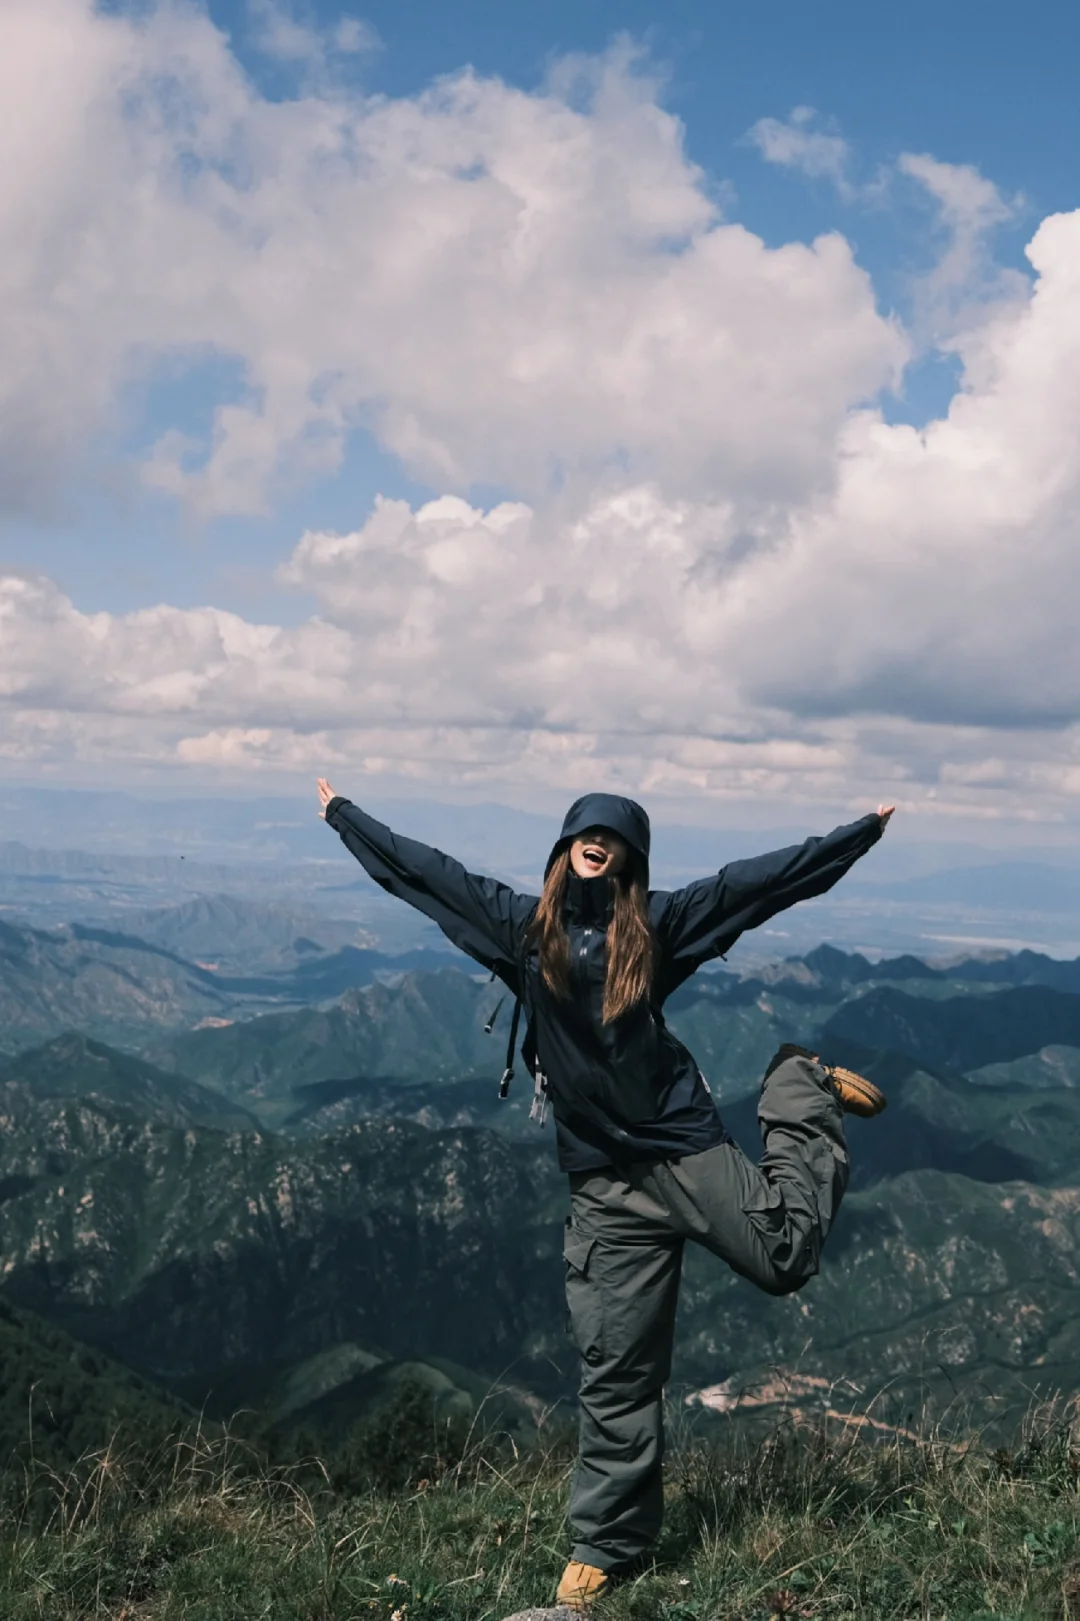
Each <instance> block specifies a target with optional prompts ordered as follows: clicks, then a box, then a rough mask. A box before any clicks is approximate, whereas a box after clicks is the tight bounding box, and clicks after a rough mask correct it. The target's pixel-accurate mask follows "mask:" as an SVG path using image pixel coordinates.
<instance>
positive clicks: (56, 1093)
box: [0, 1032, 259, 1131]
mask: <svg viewBox="0 0 1080 1621" xmlns="http://www.w3.org/2000/svg"><path fill="white" fill-rule="evenodd" d="M47 1099H55V1100H57V1101H60V1100H65V1099H72V1100H74V1099H86V1100H87V1101H89V1102H94V1101H97V1102H100V1103H102V1104H105V1105H110V1104H111V1105H114V1106H116V1107H119V1108H122V1109H125V1110H127V1111H129V1112H131V1113H133V1114H135V1115H137V1116H138V1117H139V1118H140V1119H143V1120H146V1121H152V1122H153V1123H154V1124H155V1125H162V1126H215V1127H217V1128H218V1129H219V1130H222V1131H255V1130H257V1129H258V1125H259V1122H258V1120H257V1119H256V1118H255V1116H254V1115H253V1114H251V1113H249V1111H248V1110H247V1109H243V1108H241V1107H240V1105H239V1104H237V1103H234V1102H232V1101H231V1100H230V1099H229V1098H226V1097H223V1096H222V1094H221V1093H220V1092H213V1091H211V1090H210V1088H209V1087H206V1086H200V1085H199V1084H198V1083H197V1082H196V1081H189V1080H187V1079H186V1078H185V1077H184V1076H179V1075H167V1074H165V1072H164V1071H163V1070H160V1069H158V1068H156V1066H155V1065H153V1064H149V1063H147V1062H146V1060H145V1059H143V1058H138V1057H136V1056H134V1055H133V1054H131V1053H124V1052H118V1051H117V1050H116V1049H115V1048H114V1047H108V1046H106V1045H105V1043H104V1042H101V1041H91V1040H90V1038H89V1037H88V1036H81V1035H78V1034H76V1033H74V1032H70V1033H69V1034H67V1035H64V1036H57V1038H56V1039H55V1041H48V1042H45V1043H44V1044H43V1045H42V1046H40V1047H31V1048H28V1049H27V1050H26V1051H24V1052H22V1053H20V1054H19V1055H18V1057H17V1058H11V1059H8V1060H6V1061H4V1062H0V1117H7V1118H8V1119H9V1120H18V1119H22V1118H24V1117H25V1116H26V1111H27V1106H28V1105H29V1104H31V1103H42V1102H45V1101H46V1100H47Z"/></svg>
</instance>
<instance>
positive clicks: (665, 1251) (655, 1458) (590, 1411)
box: [565, 1172, 683, 1570]
mask: <svg viewBox="0 0 1080 1621" xmlns="http://www.w3.org/2000/svg"><path fill="white" fill-rule="evenodd" d="M570 1185H571V1208H572V1211H573V1214H572V1216H571V1219H570V1221H569V1222H568V1223H567V1229H566V1241H565V1256H566V1300H567V1307H568V1310H569V1316H570V1327H571V1333H572V1337H573V1340H574V1343H575V1345H576V1347H577V1350H578V1352H579V1354H580V1356H581V1385H580V1390H579V1401H580V1441H579V1451H578V1462H577V1468H576V1470H575V1472H574V1479H573V1484H572V1486H571V1491H570V1527H571V1530H572V1532H573V1535H574V1539H575V1540H574V1550H573V1555H572V1557H573V1558H574V1559H580V1560H582V1561H583V1562H584V1563H586V1564H589V1565H596V1566H598V1567H599V1569H601V1570H618V1569H621V1568H624V1567H626V1566H629V1565H631V1564H632V1563H633V1562H634V1561H635V1560H636V1559H638V1558H639V1557H640V1556H641V1555H642V1554H643V1553H644V1552H645V1551H646V1549H647V1548H648V1547H649V1546H650V1545H651V1544H652V1543H653V1542H654V1541H655V1539H656V1537H657V1535H658V1534H659V1531H660V1526H661V1522H662V1519H663V1507H664V1500H663V1484H662V1474H661V1464H662V1460H663V1455H664V1421H663V1394H664V1385H665V1383H666V1382H667V1379H668V1376H669V1374H670V1372H671V1352H672V1341H673V1337H674V1330H675V1311H676V1306H677V1304H678V1292H679V1276H680V1272H681V1267H682V1249H683V1240H682V1238H681V1236H679V1235H678V1234H677V1233H675V1232H674V1231H673V1230H672V1225H671V1221H670V1217H669V1215H668V1213H667V1211H666V1210H665V1209H664V1208H663V1206H662V1205H661V1204H658V1203H657V1202H656V1201H655V1200H653V1199H652V1198H651V1197H650V1196H648V1195H645V1194H643V1193H642V1192H641V1191H640V1189H637V1188H635V1187H633V1186H631V1185H630V1183H628V1182H627V1181H625V1180H624V1179H623V1178H621V1177H620V1176H618V1175H616V1174H615V1173H613V1172H612V1173H608V1172H598V1173H596V1174H586V1175H582V1176H574V1177H571V1181H570Z"/></svg>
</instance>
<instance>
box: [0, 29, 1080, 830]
mask: <svg viewBox="0 0 1080 1621" xmlns="http://www.w3.org/2000/svg"><path fill="white" fill-rule="evenodd" d="M9 39H10V41H11V42H12V43H11V48H10V50H9V53H8V56H9V70H8V71H9V73H10V82H9V87H8V96H7V99H8V104H9V108H10V109H11V116H10V118H9V121H8V122H9V129H8V133H7V135H6V136H4V137H2V138H0V139H2V140H7V141H8V142H10V143H11V150H10V151H9V152H6V153H5V152H4V151H0V161H3V163H4V168H5V172H7V173H8V174H9V175H10V176H11V177H12V189H11V194H10V196H9V197H8V198H7V200H6V201H5V202H4V203H3V204H2V205H0V252H2V253H3V256H4V261H5V263H6V264H7V265H8V267H9V290H8V292H7V293H5V295H4V303H3V304H0V339H2V341H3V343H4V346H5V349H6V352H7V353H8V355H9V357H10V361H11V363H10V365H9V368H8V379H7V382H6V384H5V387H4V389H3V390H0V474H2V482H3V485H4V488H5V491H6V494H5V499H4V502H3V505H2V509H0V576H3V574H4V570H5V568H6V570H7V579H6V583H5V580H4V579H3V578H0V586H3V589H4V591H6V593H7V595H6V596H5V597H4V598H3V601H0V614H6V616H7V617H6V618H3V619H0V623H3V624H4V625H6V626H7V630H6V631H5V642H4V643H3V644H0V752H3V753H6V754H7V755H8V756H9V757H10V758H11V759H12V760H13V761H15V762H17V766H16V769H18V770H20V771H23V772H25V773H28V774H29V775H30V776H31V777H32V776H33V773H34V772H35V771H37V770H39V769H40V770H46V769H47V770H49V771H51V772H54V773H55V772H63V771H64V770H65V769H66V768H67V767H68V766H70V767H71V768H72V769H74V767H75V765H76V763H78V765H79V770H80V772H81V773H82V776H81V778H80V780H85V776H86V773H87V772H90V773H91V775H92V773H93V771H94V770H95V769H97V768H98V767H99V766H100V768H101V769H102V770H106V771H108V772H119V773H121V774H122V773H123V772H124V771H138V772H140V773H142V774H143V775H144V776H145V774H146V773H150V774H151V775H152V774H153V773H154V772H161V773H164V774H165V775H167V776H169V777H170V780H176V779H177V777H178V776H180V777H182V776H183V775H184V773H185V772H186V773H189V774H191V775H192V777H193V780H194V777H195V776H200V780H202V779H205V780H206V781H210V780H211V779H213V778H214V774H215V772H218V773H225V774H227V773H228V772H230V771H231V770H233V769H242V770H244V771H251V772H255V773H260V772H262V773H267V774H270V775H273V774H275V773H276V774H277V775H278V776H279V777H283V778H284V777H288V776H289V774H290V773H304V772H307V771H308V770H309V765H310V763H312V762H314V761H316V760H318V759H326V758H330V759H334V758H338V759H341V760H343V761H346V762H348V761H351V760H354V759H361V760H362V761H363V762H364V769H365V770H368V771H370V772H372V773H374V774H376V775H379V776H380V777H381V778H384V779H385V785H386V786H387V788H388V790H393V791H396V790H398V789H400V788H401V786H402V784H404V785H406V786H408V785H409V784H410V783H411V784H413V785H414V786H416V787H417V789H418V790H419V788H421V787H426V788H433V789H438V788H440V787H443V788H447V787H449V786H455V787H456V788H459V789H462V790H463V791H464V790H465V789H466V788H471V789H475V790H476V791H477V792H480V791H483V792H484V793H486V794H488V796H489V797H490V796H491V795H497V794H500V793H502V794H505V795H507V796H509V797H511V798H514V799H515V800H516V801H518V802H521V801H523V800H527V799H528V798H529V796H530V795H533V794H536V793H538V792H544V793H546V792H548V791H549V788H550V791H551V792H556V791H557V792H558V793H560V794H561V793H562V791H563V787H564V786H566V785H571V786H572V785H575V784H577V783H579V782H580V781H583V780H584V778H585V777H586V776H588V780H589V782H590V783H593V784H595V780H596V778H597V777H603V778H604V780H605V781H607V782H610V783H612V784H617V783H622V784H631V785H637V786H641V785H642V784H645V785H646V786H647V787H649V788H650V790H651V791H653V792H655V793H657V794H661V795H663V794H672V795H679V794H682V793H684V792H694V793H701V794H704V795H705V796H707V797H709V796H711V797H712V798H714V799H715V800H716V801H717V803H718V804H720V805H725V804H728V803H729V802H731V806H732V814H733V815H735V814H737V815H738V816H739V817H740V818H745V804H746V802H747V801H748V800H752V801H754V802H755V803H756V802H758V801H760V800H764V799H769V798H770V796H771V799H772V802H773V803H776V804H780V803H785V802H787V801H788V800H789V799H791V798H792V797H794V798H795V799H796V800H800V799H803V798H809V799H812V800H821V801H827V802H828V803H829V804H831V805H843V804H847V803H849V802H854V801H856V800H857V799H858V796H859V795H861V794H863V793H864V792H865V793H873V792H875V785H876V784H880V783H882V782H884V783H885V785H886V787H887V788H888V791H889V796H890V797H894V796H895V797H903V796H904V795H905V794H906V795H907V798H908V801H909V802H910V805H911V807H912V808H917V809H919V810H920V814H924V815H925V816H927V817H930V818H933V817H940V816H942V815H948V816H953V817H957V816H960V817H962V816H965V815H968V814H973V815H978V816H979V817H982V818H989V819H993V818H1006V819H1008V818H1009V817H1016V816H1020V817H1023V816H1024V815H1026V814H1029V813H1031V814H1037V815H1038V816H1040V817H1044V818H1049V819H1051V820H1053V819H1058V820H1062V819H1064V820H1065V821H1066V822H1069V823H1070V824H1071V823H1072V822H1073V821H1074V820H1075V810H1076V806H1077V803H1078V802H1080V729H1078V728H1080V655H1077V654H1076V653H1075V652H1074V643H1075V637H1074V636H1073V634H1072V627H1071V616H1069V615H1067V614H1066V613H1065V611H1064V606H1063V605H1064V604H1065V603H1066V602H1067V601H1068V600H1069V597H1070V593H1071V591H1072V588H1073V584H1074V571H1075V568H1076V547H1075V522H1074V517H1073V510H1074V509H1073V505H1072V503H1073V499H1074V496H1073V491H1074V489H1075V481H1076V477H1077V474H1076V467H1077V465H1078V464H1080V458H1078V457H1077V455H1076V451H1077V449H1078V448H1080V403H1078V402H1077V399H1076V391H1075V388H1074V386H1073V383H1072V381H1071V379H1072V378H1073V377H1074V376H1075V375H1076V371H1077V366H1076V364H1075V361H1074V356H1075V354H1076V350H1077V344H1078V338H1077V333H1078V332H1080V321H1078V319H1077V318H1076V315H1075V310H1076V307H1077V305H1078V304H1080V292H1078V291H1077V289H1076V287H1075V284H1074V277H1073V272H1072V269H1071V267H1072V266H1073V265H1074V264H1075V262H1076V259H1077V247H1076V242H1077V239H1078V233H1080V224H1078V223H1077V222H1078V221H1080V214H1077V212H1076V211H1077V210H1078V209H1080V174H1078V172H1077V165H1076V158H1075V154H1076V152H1077V150H1078V149H1080V142H1078V136H1080V98H1078V97H1077V95H1076V91H1075V63H1076V61H1077V60H1078V59H1080V11H1078V9H1077V8H1076V7H1074V6H1066V5H1063V4H1055V5H1048V4H1037V5H1033V6H1029V7H1027V8H1025V9H1023V10H1021V9H1020V8H1018V7H1016V6H1015V5H1010V6H1005V5H1003V4H998V3H992V4H979V5H976V4H973V3H967V0H965V3H960V4H950V5H948V6H941V5H940V4H938V5H930V4H928V3H924V0H916V3H913V4H909V5H907V6H905V7H902V8H901V7H882V6H876V7H866V6H865V5H860V6H856V5H854V4H848V3H821V4H817V5H813V6H811V5H809V4H795V3H783V4H777V3H771V0H769V3H756V4H754V5H748V4H744V5H740V6H735V5H729V4H725V5H712V6H707V5H703V4H693V3H690V0H668V3H667V4H665V5H664V6H663V7H662V8H660V7H657V6H653V5H650V4H646V3H642V0H625V3H615V0H577V3H576V4H569V3H565V4H564V3H549V4H535V5H532V6H528V7H526V6H517V5H507V4H494V3H484V4H481V3H476V0H444V3H442V4H437V5H436V4H419V3H400V0H399V3H397V4H393V5H391V4H383V3H377V4H373V5H370V6H367V7H365V8H363V9H362V10H354V9H351V8H342V7H341V6H339V5H337V4H332V3H330V0H312V3H310V4H306V5H305V4H304V3H303V0H207V4H206V5H204V6H201V7H200V6H198V5H181V6H169V5H167V4H157V3H156V0H140V3H139V4H138V5H127V4H123V3H121V4H110V5H108V6H101V5H99V6H95V5H94V4H93V0H55V4H54V5H51V6H50V7H49V8H45V9H42V8H40V6H38V5H35V4H34V3H33V0H11V23H10V28H9ZM574 64H576V66H575V65H574ZM466 69H469V70H471V72H472V78H471V79H468V78H467V77H466V76H465V70H466ZM30 87H34V88H33V93H31V89H30ZM1053 216H1058V217H1059V219H1058V222H1057V223H1055V221H1054V219H1053ZM1033 242H1034V244H1035V245H1034V247H1033V248H1032V250H1031V251H1032V257H1031V258H1029V257H1028V253H1027V250H1028V247H1029V245H1030V244H1032V243H1033ZM379 497H384V498H389V499H390V501H391V503H392V504H391V505H390V506H386V505H384V506H382V507H379V508H377V507H376V501H377V498H379ZM393 503H396V504H393ZM432 503H434V504H432ZM305 534H308V535H309V538H308V539H303V538H302V537H304V536H305ZM5 603H7V604H8V607H7V608H5V607H4V604H5ZM804 622H806V623H812V624H813V625H814V627H815V632H816V634H815V639H814V647H815V652H814V656H813V658H812V659H810V660H809V661H807V660H804V659H801V658H800V655H799V636H797V635H796V636H794V637H793V636H792V634H791V627H792V625H793V624H795V625H798V626H799V627H800V630H801V627H802V625H803V623H804ZM5 648H6V651H5ZM5 660H6V661H7V662H6V663H5ZM582 689H584V691H585V692H587V694H588V696H587V699H585V700H583V699H582V697H581V695H580V694H581V690H582ZM890 784H891V787H890V786H889V785H890ZM875 797H876V794H875Z"/></svg>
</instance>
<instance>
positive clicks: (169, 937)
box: [124, 894, 373, 975]
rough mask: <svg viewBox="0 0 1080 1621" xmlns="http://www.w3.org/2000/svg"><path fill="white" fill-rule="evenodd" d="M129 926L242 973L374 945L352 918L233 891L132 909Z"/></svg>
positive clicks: (160, 942) (287, 966)
mask: <svg viewBox="0 0 1080 1621" xmlns="http://www.w3.org/2000/svg"><path fill="white" fill-rule="evenodd" d="M124 928H125V931H126V932H127V933H129V934H135V935H138V936H139V938H140V939H143V940H146V941H148V942H149V943H150V944H151V945H155V946H162V947H164V949H165V950H167V951H173V952H176V953H177V955H178V956H181V957H186V958H188V959H189V960H191V961H197V962H202V963H206V964H212V965H213V966H215V967H216V968H217V969H218V970H219V971H221V972H225V973H229V974H240V975H256V974H263V973H268V972H281V971H282V970H288V969H294V968H297V967H299V966H302V965H306V964H309V963H310V962H312V960H313V959H315V958H318V957H322V956H324V955H327V954H330V953H333V952H337V951H340V950H342V949H343V948H344V947H347V946H353V947H364V946H367V947H370V946H372V944H373V942H372V941H371V940H370V939H366V938H364V937H362V936H360V931H359V930H358V928H357V925H356V924H355V923H353V922H349V921H348V920H336V919H333V918H324V917H321V916H319V914H318V913H316V912H311V911H302V910H299V909H294V908H290V907H286V906H281V905H278V906H271V905H267V904H264V903H260V902H258V901H252V900H249V899H247V898H246V897H244V896H242V895H229V894H223V895H195V896H193V897H192V899H191V900H188V901H184V902H183V903H182V904H181V905H179V906H167V907H157V908H155V909H153V910H151V911H145V912H134V911H133V912H131V913H128V914H126V915H125V917H124Z"/></svg>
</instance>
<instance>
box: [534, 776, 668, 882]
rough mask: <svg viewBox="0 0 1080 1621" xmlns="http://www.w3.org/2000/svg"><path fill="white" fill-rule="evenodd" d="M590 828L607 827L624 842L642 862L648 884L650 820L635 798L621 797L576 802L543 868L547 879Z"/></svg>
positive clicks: (589, 796)
mask: <svg viewBox="0 0 1080 1621" xmlns="http://www.w3.org/2000/svg"><path fill="white" fill-rule="evenodd" d="M590 827H606V828H608V829H610V831H611V832H612V833H617V834H618V835H619V837H620V838H621V839H625V840H626V842H627V844H628V845H629V846H630V848H631V850H633V851H634V852H635V854H636V855H638V856H639V857H640V859H641V863H642V865H643V867H644V869H645V873H644V877H645V882H646V884H648V881H649V843H650V838H651V835H650V831H649V818H648V816H647V815H646V813H645V811H644V810H643V809H642V807H641V806H640V805H639V804H637V802H636V801H635V800H633V799H622V798H620V797H619V795H618V794H584V795H583V796H582V798H581V799H575V800H574V803H573V804H572V805H571V807H570V809H569V810H568V811H567V813H566V816H565V818H564V819H563V825H562V832H561V833H560V834H559V837H558V839H557V840H556V842H555V844H554V846H553V848H552V851H551V854H550V855H549V856H548V859H547V866H546V867H545V868H544V877H545V878H546V877H547V875H548V873H549V872H550V871H551V866H552V863H553V862H554V860H555V857H556V856H557V855H558V854H559V852H560V850H562V849H563V848H564V846H565V845H567V844H568V843H569V842H570V840H571V839H576V838H577V836H578V834H579V833H587V832H588V830H589V828H590Z"/></svg>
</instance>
